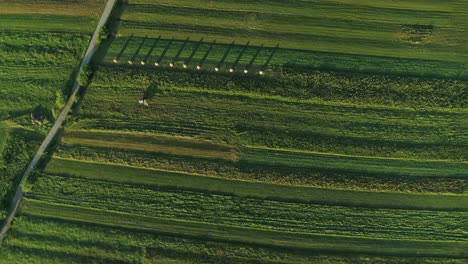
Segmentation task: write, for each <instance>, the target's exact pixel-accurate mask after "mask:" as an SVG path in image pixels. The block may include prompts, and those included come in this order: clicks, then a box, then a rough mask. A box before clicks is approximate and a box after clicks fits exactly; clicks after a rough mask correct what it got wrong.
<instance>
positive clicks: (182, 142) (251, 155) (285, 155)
mask: <svg viewBox="0 0 468 264" xmlns="http://www.w3.org/2000/svg"><path fill="white" fill-rule="evenodd" d="M64 142H65V143H67V144H72V145H84V146H97V147H107V148H113V147H116V148H121V149H125V148H128V149H132V150H142V151H148V152H160V153H167V154H173V155H181V156H192V157H200V158H207V157H208V158H220V159H226V160H237V158H236V153H235V148H233V147H232V146H229V145H227V144H224V145H222V144H214V143H210V142H200V141H197V140H193V139H192V140H190V139H181V138H174V137H172V138H171V137H168V136H163V137H159V138H158V137H154V136H152V137H151V136H132V135H130V134H126V135H125V134H116V133H96V132H87V133H86V132H76V131H75V132H71V134H68V136H65V140H64ZM210 150H211V151H213V152H212V153H211V154H210ZM240 162H242V163H247V164H248V163H251V164H267V165H273V166H279V167H281V166H285V167H295V168H305V169H316V170H325V171H327V170H328V171H330V170H331V171H339V172H352V173H355V174H359V173H361V174H366V175H375V176H395V177H451V178H465V177H468V163H467V162H450V161H442V160H441V161H431V160H414V159H413V160H410V159H396V158H386V159H385V158H376V157H366V156H355V155H354V156H351V155H338V154H330V153H314V152H299V151H294V150H276V149H267V148H252V147H249V146H246V147H243V148H242V149H241V151H240Z"/></svg>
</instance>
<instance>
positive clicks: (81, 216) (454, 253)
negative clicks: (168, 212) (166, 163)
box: [21, 199, 468, 258]
mask: <svg viewBox="0 0 468 264" xmlns="http://www.w3.org/2000/svg"><path fill="white" fill-rule="evenodd" d="M21 213H22V214H24V215H30V216H38V217H47V218H52V219H59V220H64V221H72V222H78V223H87V224H99V225H103V226H112V227H116V228H125V229H133V230H142V231H148V232H155V233H160V234H169V235H179V236H186V237H196V238H203V239H212V240H220V241H228V242H241V243H249V244H254V245H267V246H273V247H279V248H290V249H302V250H320V251H324V252H348V253H364V254H365V253H372V254H384V255H398V256H408V255H410V256H411V255H413V256H414V255H415V256H437V257H444V256H446V257H456V258H467V257H468V253H467V251H466V249H467V248H468V243H466V242H455V241H423V240H383V239H369V238H360V237H347V236H325V235H320V234H317V235H311V234H300V233H293V232H277V231H266V230H258V229H247V228H239V227H230V226H223V225H215V224H205V223H196V222H189V221H183V220H165V219H159V218H151V217H144V216H138V215H131V214H126V213H118V212H112V211H104V210H96V209H91V208H84V207H76V206H68V205H61V204H54V203H46V202H41V201H37V200H31V199H25V200H24V201H23V205H22V209H21Z"/></svg>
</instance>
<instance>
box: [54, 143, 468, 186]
mask: <svg viewBox="0 0 468 264" xmlns="http://www.w3.org/2000/svg"><path fill="white" fill-rule="evenodd" d="M54 155H55V156H56V157H59V158H64V159H75V160H82V161H90V162H98V163H115V164H120V165H127V166H132V167H141V168H150V169H154V168H157V169H159V170H164V171H178V172H184V173H189V174H197V175H206V176H212V177H219V178H223V179H230V180H244V181H251V182H262V183H270V184H281V185H293V186H301V187H314V188H331V189H341V190H353V191H373V192H378V191H387V192H388V191H391V192H416V193H428V192H429V193H455V194H462V193H465V192H466V191H467V190H468V179H460V178H458V179H455V178H440V177H438V178H434V177H394V176H388V177H384V176H381V175H379V177H375V176H373V175H363V174H353V173H349V172H342V173H337V172H332V171H328V172H325V171H321V170H314V169H310V168H309V169H302V168H294V167H286V166H282V167H278V166H272V165H268V164H253V163H244V162H231V161H226V160H220V159H216V160H215V159H206V158H195V157H186V156H185V157H184V156H177V155H170V154H163V153H155V152H145V151H137V150H128V149H116V148H107V147H96V146H83V145H66V144H65V145H63V144H62V145H61V146H60V148H59V149H58V150H57V151H56V152H55V153H54Z"/></svg>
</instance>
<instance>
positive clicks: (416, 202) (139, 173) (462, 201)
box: [45, 158, 468, 211]
mask: <svg viewBox="0 0 468 264" xmlns="http://www.w3.org/2000/svg"><path fill="white" fill-rule="evenodd" d="M45 171H46V173H49V174H52V175H54V174H55V175H61V176H72V177H81V178H87V179H99V180H106V181H112V182H122V183H130V184H145V185H152V186H167V187H174V188H183V189H192V190H198V191H202V192H203V191H204V192H213V193H226V194H231V195H238V196H243V197H255V198H262V199H272V200H290V201H302V202H311V203H319V204H330V205H345V206H362V207H381V208H412V209H428V210H460V211H467V210H468V195H448V194H447V195H442V194H405V193H384V192H382V193H379V192H359V191H344V190H333V189H320V188H306V187H292V186H284V185H274V184H264V183H254V182H247V181H236V180H224V179H220V178H214V177H205V176H199V175H193V174H184V173H175V172H167V171H160V170H152V169H142V168H134V167H128V166H120V165H111V164H99V163H91V162H82V161H77V160H68V159H59V158H54V159H52V161H51V162H50V163H49V164H48V166H47V168H46V170H45Z"/></svg>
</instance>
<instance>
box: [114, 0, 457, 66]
mask: <svg viewBox="0 0 468 264" xmlns="http://www.w3.org/2000/svg"><path fill="white" fill-rule="evenodd" d="M153 4H154V3H153ZM158 4H159V5H158ZM158 4H156V5H144V6H139V5H130V6H129V8H128V9H127V10H126V12H125V13H124V15H123V16H122V20H123V22H122V28H123V31H122V32H123V33H127V32H128V30H129V29H130V30H132V29H133V31H135V32H137V34H145V35H146V34H150V35H151V32H150V31H149V30H153V31H154V32H155V33H153V35H154V34H161V33H163V32H164V33H165V34H166V35H173V34H174V33H171V32H170V31H171V30H172V31H174V30H175V31H179V32H178V34H179V36H180V35H181V34H182V35H184V34H189V35H191V34H199V33H200V32H201V31H204V33H207V34H211V35H216V36H217V37H218V39H220V38H222V37H232V36H233V35H236V36H237V37H243V38H247V37H248V38H249V39H250V40H251V41H254V42H255V39H258V38H261V37H264V39H263V40H262V41H263V42H268V39H272V40H273V39H278V38H284V41H282V43H283V46H289V47H295V48H300V49H304V48H305V49H311V50H324V51H335V52H340V51H344V52H350V50H352V51H353V52H354V53H356V52H357V53H362V54H374V55H387V56H395V57H405V56H409V57H412V58H417V57H420V58H428V55H427V53H431V54H432V56H431V58H438V59H441V60H447V59H448V58H449V57H450V56H451V55H450V54H449V53H450V52H449V50H450V46H451V45H447V41H446V38H445V36H446V35H447V34H450V33H455V31H454V30H455V29H454V27H453V25H452V23H453V22H452V20H453V19H454V18H453V17H452V16H451V15H452V14H451V12H434V11H426V12H423V11H421V10H417V9H416V10H403V9H396V8H376V7H365V6H363V5H361V6H359V5H353V4H347V5H346V4H343V3H330V2H329V3H323V4H320V5H317V3H302V4H301V5H300V6H298V7H296V8H294V9H290V7H291V3H288V5H287V6H282V9H281V10H277V8H278V3H277V5H276V8H274V7H272V6H270V5H268V4H265V3H256V4H251V5H250V7H252V6H254V7H255V6H256V8H257V9H258V10H255V11H254V10H253V9H249V10H248V11H247V10H242V8H241V7H242V4H238V3H233V5H237V7H236V11H233V10H232V9H223V7H224V8H225V7H226V3H224V4H223V5H222V6H223V7H221V6H220V8H214V9H213V6H211V7H209V6H203V4H199V3H194V1H192V3H190V1H189V2H185V3H184V5H183V6H180V5H179V6H177V4H175V3H172V4H169V5H167V4H164V3H159V2H158ZM161 4H162V6H161ZM279 6H281V4H279ZM158 7H160V8H161V9H162V12H164V13H163V14H158V12H161V11H158V10H157V8H158ZM288 7H289V8H288ZM270 8H272V9H270ZM237 10H241V12H239V11H237ZM263 10H269V12H268V13H264V11H263ZM272 10H276V12H272ZM288 10H289V12H288ZM306 10H307V11H308V12H307V11H306ZM298 11H299V12H301V11H302V12H303V13H301V14H299V13H298ZM450 11H452V10H450ZM201 13H202V14H203V16H201V15H200V14H201ZM220 13H221V14H224V15H223V16H219V14H220ZM350 13H353V14H354V15H353V16H349V14H350ZM167 14H170V16H167ZM211 14H213V15H211ZM323 14H326V15H323ZM360 14H365V16H364V17H363V16H361V15H360ZM415 14H417V16H416V15H415ZM232 16H235V17H236V19H233V18H232ZM243 16H244V17H245V18H244V19H240V17H243ZM287 16H294V19H290V20H288V23H280V22H281V20H284V19H287ZM454 16H456V15H454ZM162 18H163V19H162ZM301 18H302V19H301ZM158 19H161V20H160V21H159V22H158ZM345 19H346V20H347V21H344V20H345ZM314 20H318V21H320V22H321V23H320V24H319V25H318V26H317V25H316V24H314V23H312V24H311V22H313V21H314ZM127 21H128V22H127ZM150 21H151V22H150ZM238 21H244V22H242V23H241V22H238ZM323 21H326V22H325V23H324V22H323ZM357 21H359V24H356V22H357ZM239 23H240V24H242V25H238V24H239ZM278 23H280V24H278ZM324 24H326V25H331V27H332V28H333V29H327V30H326V31H327V32H330V31H332V32H333V31H335V32H334V33H332V35H331V36H333V38H329V36H330V34H326V35H325V34H324V35H323V36H320V32H321V31H323V25H324ZM353 24H354V26H353ZM406 24H407V25H413V24H417V25H434V26H435V27H436V28H437V29H439V28H440V29H441V30H437V31H433V32H431V34H430V35H429V36H427V40H425V39H424V41H425V43H424V44H426V45H424V51H425V52H419V50H415V49H413V46H414V45H416V44H418V45H420V43H419V42H418V43H412V44H411V42H408V41H406V38H410V37H411V35H410V36H406V35H405V32H402V29H401V27H402V25H406ZM213 25H214V26H213ZM304 25H306V27H305V28H301V27H303V26H304ZM195 26H196V29H195V28H194V27H195ZM378 26H380V27H378ZM236 27H239V29H240V28H242V29H243V30H239V29H237V30H236ZM350 27H351V28H350ZM282 28H284V33H283V34H281V31H282V30H283V29H282ZM363 28H365V30H364V29H363ZM373 28H378V30H377V29H376V30H372V29H373ZM145 29H149V30H146V31H145ZM161 29H162V31H161ZM245 29H247V30H245ZM273 29H274V31H273ZM295 30H298V32H299V34H291V32H293V33H294V31H295ZM278 31H279V32H280V34H279V35H278ZM253 32H254V33H253ZM270 32H271V34H270ZM273 33H275V34H274V35H275V37H273V36H268V35H269V34H270V35H272V34H273ZM324 36H326V38H324ZM307 38H309V41H306V39H307ZM327 38H329V39H327ZM337 38H338V39H339V40H340V41H337V40H336V39H337ZM312 40H313V41H312ZM225 41H226V42H227V41H228V40H225ZM426 41H427V43H426ZM343 42H346V43H347V45H346V47H349V45H352V46H353V48H352V49H349V48H348V49H345V46H343V45H340V44H339V43H343ZM371 42H373V43H371ZM310 43H313V44H310ZM451 44H452V45H458V46H459V47H460V48H463V47H462V46H463V38H460V37H458V38H455V39H452V40H451ZM258 45H259V44H258ZM396 45H398V46H400V47H399V48H396V47H395V46H396ZM404 54H405V56H403V55H404ZM451 57H452V59H453V60H458V61H461V60H460V57H458V58H457V57H456V56H451Z"/></svg>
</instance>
